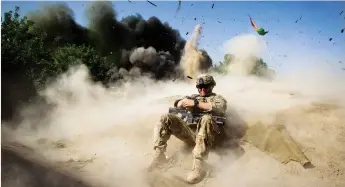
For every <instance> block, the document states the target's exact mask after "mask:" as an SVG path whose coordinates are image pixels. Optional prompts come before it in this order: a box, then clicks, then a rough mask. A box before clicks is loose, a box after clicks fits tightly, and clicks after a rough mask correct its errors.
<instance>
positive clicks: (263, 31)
mask: <svg viewBox="0 0 345 187" xmlns="http://www.w3.org/2000/svg"><path fill="white" fill-rule="evenodd" d="M248 16H249V19H250V23H251V24H252V27H253V28H254V29H255V30H256V32H257V33H258V34H259V35H261V36H265V35H266V34H267V33H268V31H265V29H264V28H262V27H261V28H259V27H257V26H256V25H255V23H254V21H253V19H252V18H251V17H250V15H248Z"/></svg>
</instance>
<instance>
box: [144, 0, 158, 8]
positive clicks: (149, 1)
mask: <svg viewBox="0 0 345 187" xmlns="http://www.w3.org/2000/svg"><path fill="white" fill-rule="evenodd" d="M146 1H147V2H148V3H150V4H151V5H153V6H155V7H156V6H157V5H156V4H154V3H152V2H151V1H149V0H146Z"/></svg>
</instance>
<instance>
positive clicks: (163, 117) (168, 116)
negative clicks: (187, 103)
mask: <svg viewBox="0 0 345 187" xmlns="http://www.w3.org/2000/svg"><path fill="white" fill-rule="evenodd" d="M170 119H171V114H163V115H161V119H160V122H161V123H162V124H167V123H168V121H169V120H170Z"/></svg>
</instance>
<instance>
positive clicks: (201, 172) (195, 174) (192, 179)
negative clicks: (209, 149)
mask: <svg viewBox="0 0 345 187" xmlns="http://www.w3.org/2000/svg"><path fill="white" fill-rule="evenodd" d="M205 174H206V168H205V162H204V160H203V159H194V162H193V170H192V171H191V172H189V174H188V176H187V182H188V183H190V184H196V183H199V182H200V181H201V180H202V179H203V178H204V176H205Z"/></svg>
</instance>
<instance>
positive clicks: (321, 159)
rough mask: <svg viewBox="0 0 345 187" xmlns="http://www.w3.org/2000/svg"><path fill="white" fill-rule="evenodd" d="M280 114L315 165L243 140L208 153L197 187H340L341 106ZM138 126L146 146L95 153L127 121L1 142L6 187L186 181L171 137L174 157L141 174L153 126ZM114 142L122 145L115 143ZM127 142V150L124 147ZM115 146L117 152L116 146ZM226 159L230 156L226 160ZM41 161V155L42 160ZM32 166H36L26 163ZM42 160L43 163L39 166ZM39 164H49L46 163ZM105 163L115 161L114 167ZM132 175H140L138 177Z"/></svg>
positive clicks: (185, 162) (344, 166)
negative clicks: (66, 135)
mask: <svg viewBox="0 0 345 187" xmlns="http://www.w3.org/2000/svg"><path fill="white" fill-rule="evenodd" d="M286 118H289V119H290V120H289V123H287V124H285V125H286V127H287V129H288V130H289V132H291V134H293V135H292V136H293V138H294V139H295V140H296V141H297V142H298V143H299V145H300V146H301V148H302V149H303V150H304V151H305V154H306V155H307V157H308V158H309V159H310V160H311V161H312V164H313V165H314V166H315V167H314V168H309V169H305V168H303V167H302V166H301V165H300V164H299V163H296V162H290V163H288V164H286V165H284V164H281V163H279V162H278V161H276V160H274V159H273V158H271V157H269V156H267V155H266V154H265V153H263V152H261V151H259V150H257V149H256V148H254V147H252V146H251V145H249V144H246V143H244V142H243V143H242V144H241V146H242V147H243V148H244V150H245V153H244V154H243V155H242V156H240V157H238V158H236V159H235V157H234V156H233V155H232V154H231V153H232V152H231V151H230V152H229V154H228V155H226V156H225V157H226V158H225V159H224V160H223V161H220V160H221V159H220V156H218V155H217V154H214V153H212V154H211V155H210V158H209V163H210V164H212V165H213V167H214V168H213V170H212V171H210V172H209V173H208V175H207V177H206V179H205V180H204V181H202V182H201V183H199V184H197V185H196V186H209V187H212V186H218V187H219V186H229V185H231V186H256V187H257V186H322V187H328V186H329V187H331V186H337V187H341V186H344V185H345V151H344V148H343V147H341V146H342V145H344V143H345V136H344V135H345V125H344V121H345V113H344V109H341V108H337V107H336V106H335V105H320V104H315V105H313V106H308V107H298V108H293V109H287V110H284V111H281V112H280V113H277V119H280V120H281V121H283V119H286ZM291 119H293V120H291ZM154 120H155V119H146V122H145V123H149V122H152V123H153V121H154ZM143 121H145V120H143ZM144 129H145V130H144V131H142V130H139V129H138V130H137V131H136V132H135V133H132V134H129V135H128V137H127V138H128V139H132V140H136V139H138V133H139V134H140V135H139V137H140V139H141V140H142V141H147V143H146V144H142V142H138V141H132V142H122V143H123V144H122V145H119V144H118V145H116V147H113V148H112V147H109V150H108V152H107V154H105V152H103V154H102V153H100V152H98V153H97V147H98V146H101V147H102V146H104V143H108V142H107V139H113V138H116V136H117V135H119V134H121V133H124V132H125V131H127V130H128V131H129V130H130V127H128V129H126V128H122V129H121V131H119V130H118V129H116V128H109V129H104V131H103V132H102V133H97V134H88V135H83V136H78V137H75V138H74V139H69V140H67V139H66V140H61V141H59V142H49V140H46V141H45V140H43V139H39V140H37V141H36V143H37V144H36V146H35V147H32V149H30V148H25V147H23V146H20V145H19V144H17V143H16V144H13V143H10V142H7V143H6V142H4V143H5V144H7V145H3V149H2V150H4V151H2V163H3V164H2V184H3V185H4V186H23V183H24V184H26V186H27V184H32V181H36V182H35V184H39V185H41V186H52V185H53V186H61V185H62V184H60V183H56V182H52V181H63V182H66V184H68V185H66V186H86V185H83V184H79V183H73V182H69V181H74V180H77V179H73V178H75V176H78V178H79V179H78V180H82V181H85V183H88V184H89V185H94V186H121V185H125V186H190V185H188V184H187V183H186V182H184V179H185V175H186V173H187V172H188V171H189V169H190V168H191V165H192V162H191V161H192V160H191V155H190V154H185V152H183V151H182V150H183V149H182V146H183V145H182V143H180V142H179V141H178V140H177V139H175V138H172V139H171V141H170V142H169V150H168V155H169V156H170V157H172V158H173V162H171V163H170V164H168V166H166V167H165V168H162V169H161V170H159V171H158V172H153V173H146V171H145V170H144V168H145V164H148V163H149V162H150V159H151V155H150V154H151V153H150V149H152V148H151V142H150V138H151V137H150V135H151V130H150V129H149V128H144ZM131 136H133V137H131ZM2 137H4V136H2ZM323 137H328V138H327V139H324V138H323ZM136 144H137V145H136ZM142 145H145V146H142ZM329 145H332V146H329ZM85 146H86V147H89V148H90V150H92V149H94V151H95V153H94V154H93V155H90V154H89V156H88V157H85V158H81V157H82V156H85V155H87V154H86V153H84V154H82V153H81V152H80V151H83V150H85V149H84V148H85ZM114 146H115V145H114ZM119 146H123V147H121V148H119ZM126 147H127V150H128V152H126V151H125V150H126ZM130 147H136V148H138V147H140V148H139V149H137V151H136V152H135V153H134V154H133V153H131V152H130ZM117 150H122V151H121V152H117ZM78 151H79V152H78ZM15 152H16V153H15ZM16 154H17V155H16ZM13 155H15V156H13ZM121 156H125V157H126V158H127V162H125V163H120V162H116V161H115V160H116V159H117V157H121ZM73 157H75V158H73ZM230 157H231V158H232V159H229V158H230ZM43 160H47V161H45V162H43ZM120 160H122V158H121V159H120ZM114 161H115V163H114ZM131 161H132V162H131ZM35 163H36V164H35ZM47 163H49V164H47ZM33 164H34V165H37V164H38V165H37V166H28V165H33ZM40 164H41V165H43V166H39V165H40ZM132 164H138V167H137V169H136V168H135V167H127V166H128V165H132ZM224 165H226V166H224ZM44 167H47V168H49V169H44ZM107 167H116V169H115V168H113V169H109V168H107ZM11 168H12V169H11ZM13 168H15V169H13ZM33 168H34V169H33ZM53 168H55V169H53ZM58 168H60V170H62V171H60V173H65V175H71V173H73V175H74V176H73V177H64V178H63V180H61V177H63V175H61V176H60V175H59V174H47V170H48V171H49V172H50V173H58V172H59V169H58ZM54 170H56V171H54ZM112 170H121V171H123V172H125V173H132V174H133V175H132V176H127V175H126V176H121V175H120V176H116V175H117V173H118V172H117V171H112ZM128 170H130V171H128ZM66 171H68V172H67V173H66ZM13 172H14V173H15V174H14V173H13ZM36 172H37V173H39V174H36ZM19 173H20V174H19ZM42 173H45V174H44V175H43V174H42ZM138 173H140V175H138V177H136V175H137V174H138ZM14 175H16V177H15V176H14ZM24 175H25V176H29V177H24V178H25V180H23V176H24ZM37 175H39V176H40V177H38V178H40V179H42V180H43V182H42V183H44V180H46V181H50V183H49V185H48V184H47V183H45V185H44V184H42V183H38V182H37V180H32V179H31V178H32V177H37ZM45 176H49V177H45ZM124 177H126V178H124ZM35 179H36V178H35ZM127 180H128V181H127ZM130 180H131V181H130ZM15 181H17V182H15ZM18 181H21V182H18ZM14 184H15V185H14ZM117 184H118V185H117ZM24 186H25V185H24ZM33 186H37V185H33Z"/></svg>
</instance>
